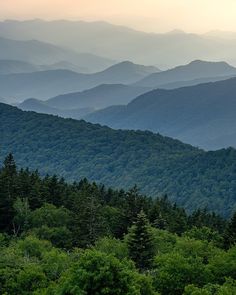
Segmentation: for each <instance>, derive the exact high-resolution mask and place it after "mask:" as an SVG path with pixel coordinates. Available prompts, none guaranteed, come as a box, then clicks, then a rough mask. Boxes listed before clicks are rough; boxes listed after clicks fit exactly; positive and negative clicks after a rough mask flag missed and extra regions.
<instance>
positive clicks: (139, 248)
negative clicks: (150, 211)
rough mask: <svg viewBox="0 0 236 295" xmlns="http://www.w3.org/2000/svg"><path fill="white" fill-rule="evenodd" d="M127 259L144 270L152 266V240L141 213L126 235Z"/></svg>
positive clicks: (147, 223)
mask: <svg viewBox="0 0 236 295" xmlns="http://www.w3.org/2000/svg"><path fill="white" fill-rule="evenodd" d="M127 243H128V249H129V257H130V258H131V259H132V260H133V261H134V262H135V264H136V266H137V267H138V268H139V269H141V270H145V269H147V268H149V267H150V266H151V265H152V261H153V257H154V238H153V234H152V231H151V227H150V225H149V222H148V220H147V217H146V215H145V213H144V212H143V211H141V212H140V213H139V214H138V216H137V221H136V222H135V223H134V225H133V226H132V227H131V228H130V231H129V234H128V240H127Z"/></svg>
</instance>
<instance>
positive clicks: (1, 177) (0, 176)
mask: <svg viewBox="0 0 236 295" xmlns="http://www.w3.org/2000/svg"><path fill="white" fill-rule="evenodd" d="M16 176H17V171H16V164H15V161H14V158H13V155H12V154H11V153H10V154H9V155H8V156H7V157H6V158H5V160H4V165H3V168H2V170H1V173H0V230H1V229H6V230H7V231H10V230H11V227H12V219H13V216H14V209H13V203H14V201H15V199H16V186H17V184H16Z"/></svg>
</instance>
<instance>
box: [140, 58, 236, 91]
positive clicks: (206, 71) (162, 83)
mask: <svg viewBox="0 0 236 295" xmlns="http://www.w3.org/2000/svg"><path fill="white" fill-rule="evenodd" d="M230 75H231V76H236V68H234V67H232V66H230V65H229V64H227V63H226V62H207V61H201V60H195V61H192V62H191V63H189V64H187V65H183V66H178V67H175V68H173V69H170V70H167V71H163V72H160V73H153V74H150V75H149V76H147V77H144V78H143V79H142V80H141V81H138V82H137V85H139V86H144V87H152V88H157V87H161V88H165V87H166V85H168V84H170V83H173V84H174V83H178V82H179V83H180V82H182V83H183V84H184V83H186V84H187V83H188V82H189V81H190V82H192V83H193V81H195V82H196V83H198V81H197V79H201V82H206V81H204V79H207V78H212V77H213V78H212V79H215V78H216V77H224V76H230Z"/></svg>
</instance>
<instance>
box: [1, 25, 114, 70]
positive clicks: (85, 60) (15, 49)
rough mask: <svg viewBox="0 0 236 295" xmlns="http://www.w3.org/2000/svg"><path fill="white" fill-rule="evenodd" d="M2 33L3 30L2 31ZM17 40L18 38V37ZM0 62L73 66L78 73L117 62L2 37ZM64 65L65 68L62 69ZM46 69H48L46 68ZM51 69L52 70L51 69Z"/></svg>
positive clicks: (99, 68)
mask: <svg viewBox="0 0 236 295" xmlns="http://www.w3.org/2000/svg"><path fill="white" fill-rule="evenodd" d="M0 31H1V29H0ZM16 38H17V37H16ZM0 60H18V61H24V62H28V63H32V64H34V65H39V66H40V65H49V66H50V67H51V66H52V64H54V66H55V65H56V66H57V67H56V68H58V65H59V68H64V67H65V65H66V66H67V67H66V69H71V68H68V64H70V65H71V64H73V66H74V68H75V69H76V71H80V70H82V71H83V72H96V71H101V70H103V69H105V68H107V67H109V66H111V65H113V64H115V62H114V61H113V60H110V59H108V58H103V57H100V56H97V55H94V54H89V53H77V52H74V51H73V50H71V49H65V48H61V47H58V46H55V45H52V44H50V43H45V42H40V41H37V40H29V41H25V40H12V39H7V38H2V37H0ZM62 65H63V67H61V66H62ZM45 69H46V68H45ZM50 69H51V68H50Z"/></svg>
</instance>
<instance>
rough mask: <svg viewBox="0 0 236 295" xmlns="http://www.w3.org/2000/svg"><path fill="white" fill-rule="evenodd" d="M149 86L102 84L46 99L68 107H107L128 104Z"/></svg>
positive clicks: (147, 89) (49, 103) (61, 107)
mask: <svg viewBox="0 0 236 295" xmlns="http://www.w3.org/2000/svg"><path fill="white" fill-rule="evenodd" d="M149 90H150V89H149V88H147V87H138V86H129V85H123V84H102V85H99V86H96V87H94V88H92V89H89V90H85V91H83V92H76V93H69V94H64V95H59V96H56V97H53V98H50V99H49V100H47V101H45V103H46V104H47V105H48V106H52V107H56V108H60V109H68V108H81V107H93V108H96V109H101V108H105V107H107V106H110V105H115V104H127V103H129V102H130V101H131V100H132V99H134V98H136V97H137V96H139V95H141V94H143V93H145V92H148V91H149Z"/></svg>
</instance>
